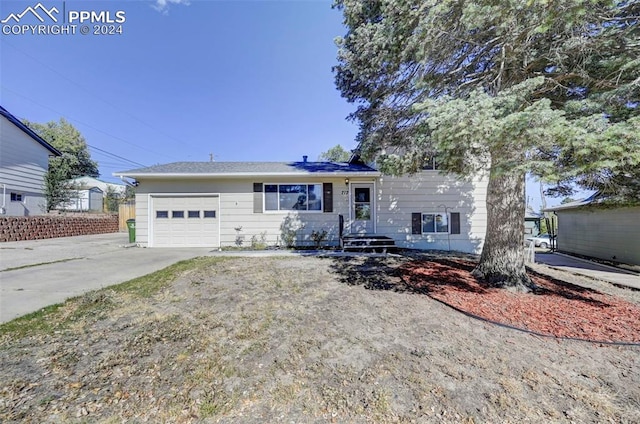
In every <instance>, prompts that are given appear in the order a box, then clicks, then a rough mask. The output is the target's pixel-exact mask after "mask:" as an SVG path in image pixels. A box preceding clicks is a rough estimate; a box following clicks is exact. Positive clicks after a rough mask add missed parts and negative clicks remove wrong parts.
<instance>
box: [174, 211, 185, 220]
mask: <svg viewBox="0 0 640 424" xmlns="http://www.w3.org/2000/svg"><path fill="white" fill-rule="evenodd" d="M171 218H184V211H171Z"/></svg>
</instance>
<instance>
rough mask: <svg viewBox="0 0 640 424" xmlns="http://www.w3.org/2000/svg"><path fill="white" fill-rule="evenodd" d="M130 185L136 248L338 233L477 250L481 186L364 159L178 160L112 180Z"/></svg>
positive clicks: (302, 239) (334, 240)
mask: <svg viewBox="0 0 640 424" xmlns="http://www.w3.org/2000/svg"><path fill="white" fill-rule="evenodd" d="M114 175H115V176H119V177H123V178H129V179H134V180H135V185H136V242H137V243H139V244H140V245H142V246H146V247H183V246H185V247H186V246H193V247H195V246H211V247H213V248H224V247H227V246H238V245H243V243H246V244H245V245H247V244H248V243H249V241H250V240H251V239H254V240H255V239H260V240H261V241H264V242H265V243H266V244H267V245H281V246H282V245H285V244H289V243H288V242H287V240H288V239H289V238H292V239H293V244H295V245H297V246H310V245H313V236H314V233H315V234H316V235H317V234H319V233H320V234H321V233H322V232H326V233H327V234H326V240H325V241H324V245H334V246H335V245H338V244H339V243H340V226H341V225H340V222H341V220H342V221H343V229H344V234H347V235H349V234H351V235H353V234H359V235H364V234H366V235H375V236H384V237H389V238H391V239H393V240H394V241H395V244H396V245H397V246H400V247H407V248H418V249H442V250H448V249H450V250H457V251H463V252H474V253H478V252H480V250H481V248H482V244H483V240H484V236H485V231H486V206H485V200H486V191H487V181H486V179H481V178H478V179H473V180H470V181H462V180H460V179H456V178H455V177H453V176H446V175H442V174H440V173H439V172H438V171H435V170H424V171H422V172H420V173H418V174H416V175H412V176H403V177H396V176H389V175H384V174H382V173H380V172H379V171H378V170H376V169H374V168H372V167H370V166H367V165H365V164H364V163H362V162H360V161H359V160H358V158H357V157H355V158H354V159H352V161H350V162H349V163H334V162H310V161H307V159H306V157H304V158H303V160H302V161H300V162H177V163H169V164H164V165H155V166H150V167H147V168H140V169H133V170H130V171H123V172H117V173H114Z"/></svg>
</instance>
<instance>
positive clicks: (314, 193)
mask: <svg viewBox="0 0 640 424" xmlns="http://www.w3.org/2000/svg"><path fill="white" fill-rule="evenodd" d="M264 209H265V210H266V211H318V212H320V211H322V184H265V185H264Z"/></svg>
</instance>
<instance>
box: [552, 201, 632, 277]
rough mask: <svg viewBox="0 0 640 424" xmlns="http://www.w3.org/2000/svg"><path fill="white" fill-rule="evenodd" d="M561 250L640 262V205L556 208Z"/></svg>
mask: <svg viewBox="0 0 640 424" xmlns="http://www.w3.org/2000/svg"><path fill="white" fill-rule="evenodd" d="M556 213H557V215H558V250H560V251H563V252H568V253H576V254H579V255H585V256H592V257H594V258H600V259H606V260H614V261H618V262H623V263H629V264H636V265H640V207H626V208H615V209H599V208H576V209H567V210H558V211H556Z"/></svg>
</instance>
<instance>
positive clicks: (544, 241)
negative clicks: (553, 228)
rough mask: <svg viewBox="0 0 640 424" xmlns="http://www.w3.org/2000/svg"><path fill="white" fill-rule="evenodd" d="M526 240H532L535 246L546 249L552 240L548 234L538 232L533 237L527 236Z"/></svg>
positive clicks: (551, 243)
mask: <svg viewBox="0 0 640 424" xmlns="http://www.w3.org/2000/svg"><path fill="white" fill-rule="evenodd" d="M527 240H528V241H531V242H533V244H534V245H535V246H536V247H542V248H543V249H547V248H549V247H551V246H552V245H553V241H552V239H551V236H550V235H549V234H538V235H537V236H535V237H527Z"/></svg>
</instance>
